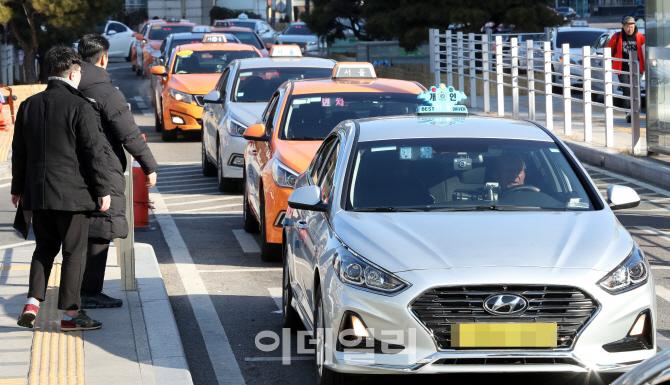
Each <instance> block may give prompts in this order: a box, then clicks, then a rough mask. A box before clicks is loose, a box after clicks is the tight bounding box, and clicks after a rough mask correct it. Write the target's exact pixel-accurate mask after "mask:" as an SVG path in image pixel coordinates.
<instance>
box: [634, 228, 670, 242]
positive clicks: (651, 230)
mask: <svg viewBox="0 0 670 385" xmlns="http://www.w3.org/2000/svg"><path fill="white" fill-rule="evenodd" d="M635 228H637V229H640V230H642V231H646V232H648V233H651V234H654V235H657V236H659V237H661V238H663V239H665V240H666V241H668V242H670V235H668V234H666V233H664V232H662V231H661V230H658V229H655V228H653V227H650V226H635Z"/></svg>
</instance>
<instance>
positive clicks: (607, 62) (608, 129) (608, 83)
mask: <svg viewBox="0 0 670 385" xmlns="http://www.w3.org/2000/svg"><path fill="white" fill-rule="evenodd" d="M603 68H604V71H605V73H604V82H605V146H607V147H614V109H613V106H614V100H613V97H612V49H611V48H605V49H604V50H603Z"/></svg>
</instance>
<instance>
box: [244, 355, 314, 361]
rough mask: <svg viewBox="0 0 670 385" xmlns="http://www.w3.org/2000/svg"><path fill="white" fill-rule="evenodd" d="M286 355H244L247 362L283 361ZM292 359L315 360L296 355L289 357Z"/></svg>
mask: <svg viewBox="0 0 670 385" xmlns="http://www.w3.org/2000/svg"><path fill="white" fill-rule="evenodd" d="M284 359H285V357H244V360H245V361H247V362H254V361H283V360H284ZM289 360H290V361H313V360H314V357H306V356H295V357H289Z"/></svg>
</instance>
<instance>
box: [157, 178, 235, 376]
mask: <svg viewBox="0 0 670 385" xmlns="http://www.w3.org/2000/svg"><path fill="white" fill-rule="evenodd" d="M150 191H151V193H150V198H151V200H152V201H154V202H155V203H154V207H156V208H155V209H154V213H155V215H156V219H157V220H158V223H159V224H160V227H161V231H162V232H163V237H164V238H165V242H166V243H167V245H168V248H169V249H170V253H171V254H172V259H173V261H174V263H175V266H176V267H177V272H178V273H179V277H180V278H181V282H182V285H183V286H184V291H185V292H186V295H187V296H188V300H189V302H190V304H191V308H192V309H193V313H194V314H197V317H195V320H196V322H197V324H198V327H199V328H200V333H201V334H202V336H203V340H204V342H205V348H206V349H207V354H208V355H209V360H210V362H211V363H212V367H213V369H214V374H215V375H216V378H217V380H218V383H219V384H228V385H244V384H245V382H244V377H242V372H241V371H240V367H239V365H238V364H237V360H236V359H235V354H233V350H232V348H231V347H230V342H229V341H228V336H227V335H226V331H225V330H224V329H223V325H222V324H221V320H220V319H219V315H218V314H217V312H216V309H215V308H214V304H212V299H211V298H210V296H209V292H208V291H207V287H205V283H204V282H203V280H202V278H201V277H200V273H199V272H198V270H197V269H196V267H195V263H193V258H191V254H189V252H188V248H187V247H186V243H185V242H184V239H183V238H182V236H181V234H180V233H179V229H178V228H177V225H176V224H175V222H174V220H173V219H172V215H171V214H170V212H169V211H168V208H167V206H166V205H165V202H164V201H163V198H162V196H161V194H160V192H159V189H158V188H157V187H155V186H154V187H152V188H151V190H150Z"/></svg>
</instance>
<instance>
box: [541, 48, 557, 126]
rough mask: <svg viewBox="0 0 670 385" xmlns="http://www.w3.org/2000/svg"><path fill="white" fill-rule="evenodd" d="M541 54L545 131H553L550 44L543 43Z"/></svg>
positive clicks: (552, 86)
mask: <svg viewBox="0 0 670 385" xmlns="http://www.w3.org/2000/svg"><path fill="white" fill-rule="evenodd" d="M542 52H543V53H544V100H545V102H544V103H545V104H544V108H545V118H546V120H547V123H546V126H547V130H550V131H552V130H553V129H554V100H553V98H552V94H553V93H554V85H553V79H552V76H551V73H552V72H553V68H552V63H551V43H550V42H548V41H545V42H544V43H543V45H542Z"/></svg>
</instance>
